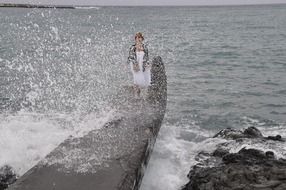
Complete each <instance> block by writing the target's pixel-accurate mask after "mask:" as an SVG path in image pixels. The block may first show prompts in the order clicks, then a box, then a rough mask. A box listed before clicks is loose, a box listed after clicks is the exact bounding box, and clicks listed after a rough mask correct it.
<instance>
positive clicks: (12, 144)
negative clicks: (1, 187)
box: [0, 110, 114, 175]
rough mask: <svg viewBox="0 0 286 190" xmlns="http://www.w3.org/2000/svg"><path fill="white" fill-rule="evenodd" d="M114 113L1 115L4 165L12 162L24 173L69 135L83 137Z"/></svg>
mask: <svg viewBox="0 0 286 190" xmlns="http://www.w3.org/2000/svg"><path fill="white" fill-rule="evenodd" d="M113 113H114V112H113V110H107V111H102V112H99V113H91V114H88V115H86V116H81V117H79V116H78V115H74V114H39V113H28V112H24V111H23V112H19V113H17V114H14V115H8V116H4V115H1V116H0V117H1V122H0V131H1V132H0V150H1V156H0V167H1V166H3V165H5V164H8V165H10V166H12V167H13V168H14V170H15V171H16V173H17V174H18V175H22V174H24V173H25V172H26V171H27V170H29V169H30V168H31V167H33V166H34V165H35V164H36V163H38V162H39V161H40V160H42V159H43V158H44V157H45V156H46V155H47V154H48V153H50V152H51V151H52V150H53V149H54V148H55V147H57V146H58V145H59V144H60V143H61V142H63V141H64V140H65V139H66V138H68V137H69V136H74V137H80V136H83V135H85V134H87V133H88V132H89V131H91V130H95V129H99V128H100V127H102V126H103V125H104V123H106V122H107V121H109V120H110V119H111V118H112V117H113Z"/></svg>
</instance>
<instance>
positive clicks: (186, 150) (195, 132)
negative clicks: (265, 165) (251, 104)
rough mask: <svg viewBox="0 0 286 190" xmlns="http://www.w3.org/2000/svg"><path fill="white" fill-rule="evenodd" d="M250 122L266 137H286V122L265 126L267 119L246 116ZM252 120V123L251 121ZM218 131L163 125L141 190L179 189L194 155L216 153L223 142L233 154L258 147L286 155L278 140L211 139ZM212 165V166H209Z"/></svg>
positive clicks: (192, 162)
mask: <svg viewBox="0 0 286 190" xmlns="http://www.w3.org/2000/svg"><path fill="white" fill-rule="evenodd" d="M244 119H246V120H247V121H249V123H247V124H245V125H244V126H243V128H247V127H250V126H253V123H255V124H256V125H257V126H260V127H258V128H259V130H261V132H262V133H263V135H264V136H269V135H271V136H276V135H277V134H280V135H281V136H282V137H284V138H285V137H286V127H285V125H279V126H277V127H273V126H268V127H267V126H263V125H265V124H266V123H265V121H260V120H259V119H254V118H251V117H244ZM251 123H252V124H251ZM216 132H218V131H210V130H205V129H203V128H201V127H199V126H196V125H192V126H180V127H178V126H174V125H173V126H172V125H168V124H165V125H163V126H162V128H161V130H160V132H159V136H158V138H157V141H156V144H155V147H154V151H153V154H152V156H151V158H150V162H149V164H148V167H147V170H146V172H145V175H144V178H143V181H142V186H141V190H150V189H156V190H175V189H180V187H182V186H183V185H185V184H186V183H187V182H188V178H187V174H188V173H189V171H190V169H191V167H192V166H194V165H195V164H197V163H198V162H197V161H196V159H195V157H196V156H197V154H198V153H199V152H202V151H203V152H207V153H211V152H213V151H214V150H215V149H216V147H217V145H218V144H220V143H225V142H228V145H227V148H228V149H229V152H231V153H237V152H238V151H239V150H241V149H242V148H247V149H249V148H255V149H258V150H262V151H264V152H266V151H273V152H274V154H275V155H276V157H277V158H285V157H286V143H285V142H277V141H267V142H262V141H261V140H255V139H249V140H247V139H246V140H245V141H243V143H240V142H237V141H233V140H225V139H220V138H211V137H213V136H214V134H215V133H216ZM210 167H211V166H210Z"/></svg>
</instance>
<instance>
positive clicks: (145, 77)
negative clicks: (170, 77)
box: [130, 51, 151, 87]
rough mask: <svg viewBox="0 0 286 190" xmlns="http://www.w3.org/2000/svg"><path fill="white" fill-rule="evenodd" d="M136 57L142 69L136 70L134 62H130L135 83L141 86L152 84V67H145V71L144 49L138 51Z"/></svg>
mask: <svg viewBox="0 0 286 190" xmlns="http://www.w3.org/2000/svg"><path fill="white" fill-rule="evenodd" d="M136 57H137V62H138V63H139V69H140V70H139V71H137V72H135V71H134V70H133V63H130V66H131V71H132V73H133V78H134V84H135V85H138V86H139V87H147V86H149V85H150V84H151V71H150V68H145V71H144V72H143V57H144V51H136Z"/></svg>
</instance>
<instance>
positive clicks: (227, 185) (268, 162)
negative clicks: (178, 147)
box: [183, 149, 286, 190]
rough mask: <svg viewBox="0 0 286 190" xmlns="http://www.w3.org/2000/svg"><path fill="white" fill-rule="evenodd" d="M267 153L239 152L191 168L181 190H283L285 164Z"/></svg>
mask: <svg viewBox="0 0 286 190" xmlns="http://www.w3.org/2000/svg"><path fill="white" fill-rule="evenodd" d="M267 155H273V152H271V153H269V152H268V153H266V154H265V153H263V151H259V150H255V149H242V150H240V151H239V152H238V153H229V154H226V155H225V156H223V159H222V160H223V163H221V164H220V165H218V166H215V167H200V166H197V165H196V166H194V167H193V169H192V170H191V171H190V173H189V175H188V177H189V179H190V181H189V183H188V184H186V185H185V186H184V187H183V190H216V189H217V190H220V189H223V190H234V189H237V190H239V189H241V190H261V189H265V190H266V189H274V190H278V189H281V190H282V189H286V161H285V160H282V159H279V160H277V159H274V157H273V156H270V157H269V156H267Z"/></svg>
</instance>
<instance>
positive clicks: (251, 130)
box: [243, 127, 263, 138]
mask: <svg viewBox="0 0 286 190" xmlns="http://www.w3.org/2000/svg"><path fill="white" fill-rule="evenodd" d="M243 134H244V135H246V136H249V137H256V138H261V137H263V135H262V133H261V132H260V131H259V130H258V129H257V128H256V127H248V128H247V129H245V130H244V132H243Z"/></svg>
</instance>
